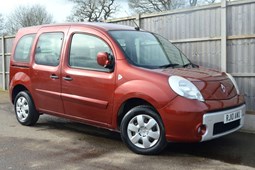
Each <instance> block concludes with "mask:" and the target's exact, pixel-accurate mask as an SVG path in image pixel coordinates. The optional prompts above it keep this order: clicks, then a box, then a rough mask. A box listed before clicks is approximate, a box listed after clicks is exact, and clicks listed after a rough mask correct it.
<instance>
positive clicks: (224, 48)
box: [221, 0, 227, 72]
mask: <svg viewBox="0 0 255 170" xmlns="http://www.w3.org/2000/svg"><path fill="white" fill-rule="evenodd" d="M226 17H227V2H226V0H221V71H224V72H226V71H227V20H226Z"/></svg>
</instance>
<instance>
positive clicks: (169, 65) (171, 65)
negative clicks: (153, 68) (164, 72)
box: [158, 64, 180, 68]
mask: <svg viewBox="0 0 255 170" xmlns="http://www.w3.org/2000/svg"><path fill="white" fill-rule="evenodd" d="M179 65H180V64H166V65H162V66H159V67H158V68H168V67H175V66H179Z"/></svg>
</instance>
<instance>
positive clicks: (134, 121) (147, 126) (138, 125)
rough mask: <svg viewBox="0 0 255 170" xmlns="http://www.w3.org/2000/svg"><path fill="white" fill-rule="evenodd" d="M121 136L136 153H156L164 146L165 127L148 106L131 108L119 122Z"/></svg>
mask: <svg viewBox="0 0 255 170" xmlns="http://www.w3.org/2000/svg"><path fill="white" fill-rule="evenodd" d="M120 128H121V138H122V140H123V141H124V143H125V144H126V145H127V146H128V147H129V149H131V150H132V151H134V152H135V153H138V154H145V155H151V154H157V153H159V152H160V151H162V150H163V149H164V148H165V146H166V139H165V129H164V126H163V123H162V120H161V118H160V116H159V115H158V114H157V113H156V112H155V111H154V110H153V109H152V108H151V107H148V106H137V107H134V108H133V109H131V110H130V111H129V112H128V113H127V114H126V115H125V116H124V118H123V120H122V122H121V127H120Z"/></svg>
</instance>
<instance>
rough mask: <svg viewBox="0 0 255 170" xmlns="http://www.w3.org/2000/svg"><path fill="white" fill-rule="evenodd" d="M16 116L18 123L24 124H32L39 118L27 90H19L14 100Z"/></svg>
mask: <svg viewBox="0 0 255 170" xmlns="http://www.w3.org/2000/svg"><path fill="white" fill-rule="evenodd" d="M14 107H15V113H16V118H17V120H18V121H19V123H20V124H22V125H26V126H32V125H34V124H35V123H36V122H37V120H38V119H39V116H40V115H39V113H38V112H37V110H36V109H35V106H34V102H33V100H32V97H31V96H30V94H29V93H28V92H27V91H21V92H19V93H18V95H17V96H16V98H15V101H14Z"/></svg>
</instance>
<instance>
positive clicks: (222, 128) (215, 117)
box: [201, 104, 246, 141]
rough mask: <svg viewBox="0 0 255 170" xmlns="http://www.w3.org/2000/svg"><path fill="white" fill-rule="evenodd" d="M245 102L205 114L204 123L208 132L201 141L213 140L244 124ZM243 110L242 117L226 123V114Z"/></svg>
mask: <svg viewBox="0 0 255 170" xmlns="http://www.w3.org/2000/svg"><path fill="white" fill-rule="evenodd" d="M245 108H246V106H245V104H243V105H241V106H239V107H236V108H233V109H228V110H223V111H218V112H210V113H206V114H204V115H203V125H205V126H206V132H205V134H204V135H203V136H202V140H201V141H206V140H211V139H214V138H217V137H220V136H224V135H227V134H229V133H232V132H234V131H236V130H238V129H240V128H241V127H242V126H243V124H244V115H245ZM238 111H241V119H239V120H236V121H233V122H230V123H226V124H224V115H225V114H229V113H234V112H238Z"/></svg>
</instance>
